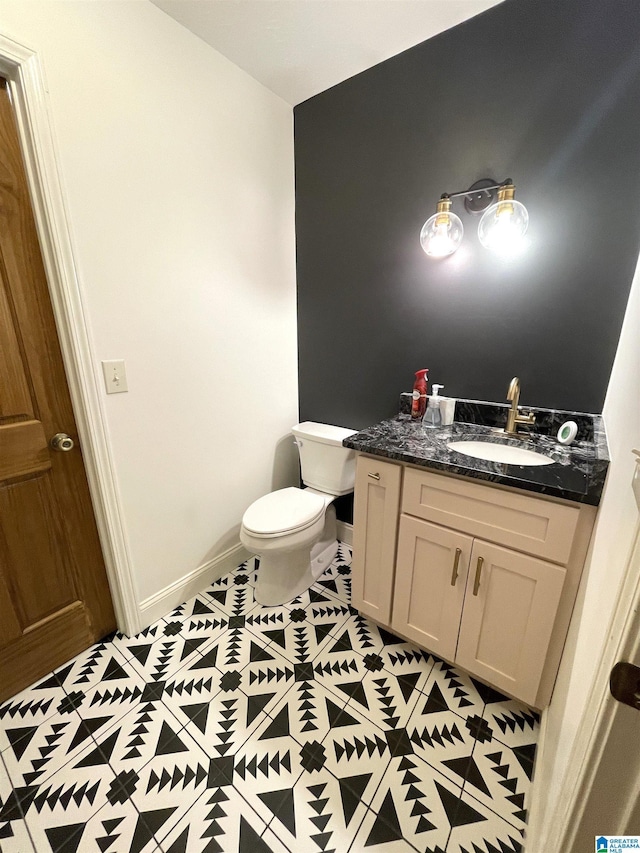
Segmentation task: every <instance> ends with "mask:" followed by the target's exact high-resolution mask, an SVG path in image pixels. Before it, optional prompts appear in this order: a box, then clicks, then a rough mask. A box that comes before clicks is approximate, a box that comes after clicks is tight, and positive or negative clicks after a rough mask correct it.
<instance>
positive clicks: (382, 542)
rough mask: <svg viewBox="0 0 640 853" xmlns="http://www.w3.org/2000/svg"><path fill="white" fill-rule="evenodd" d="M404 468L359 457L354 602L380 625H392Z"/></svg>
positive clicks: (356, 606)
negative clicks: (397, 538) (397, 537)
mask: <svg viewBox="0 0 640 853" xmlns="http://www.w3.org/2000/svg"><path fill="white" fill-rule="evenodd" d="M401 480H402V466H400V465H394V464H393V462H382V461H380V460H379V459H369V458H368V457H366V456H360V455H359V454H358V459H357V463H356V486H355V502H354V511H353V560H352V565H351V573H352V580H351V601H352V604H353V606H354V607H355V608H357V609H358V610H359V611H361V612H362V613H366V614H367V616H371V617H372V618H373V619H375V620H376V622H379V623H380V624H381V625H389V622H390V619H391V602H392V598H393V574H394V567H395V558H396V535H397V530H398V512H399V509H400V483H401Z"/></svg>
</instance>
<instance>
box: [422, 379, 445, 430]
mask: <svg viewBox="0 0 640 853" xmlns="http://www.w3.org/2000/svg"><path fill="white" fill-rule="evenodd" d="M431 387H432V388H433V394H432V395H431V396H430V397H429V398H428V404H427V411H426V412H425V415H424V418H423V419H422V423H423V424H424V426H426V427H439V426H442V413H441V412H440V400H441V398H440V397H439V396H438V391H439V390H440V389H441V388H444V385H438V384H437V383H434V384H433V385H432V386H431Z"/></svg>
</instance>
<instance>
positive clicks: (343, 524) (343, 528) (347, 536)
mask: <svg viewBox="0 0 640 853" xmlns="http://www.w3.org/2000/svg"><path fill="white" fill-rule="evenodd" d="M336 524H337V527H338V539H339V540H340V542H344V544H345V545H349V546H351V545H353V524H349V523H348V522H347V521H338V522H336Z"/></svg>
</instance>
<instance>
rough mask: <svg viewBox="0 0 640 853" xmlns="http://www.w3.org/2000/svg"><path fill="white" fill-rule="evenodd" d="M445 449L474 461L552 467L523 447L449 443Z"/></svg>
mask: <svg viewBox="0 0 640 853" xmlns="http://www.w3.org/2000/svg"><path fill="white" fill-rule="evenodd" d="M447 447H448V448H449V450H455V451H456V452H457V453H465V454H466V455H467V456H473V457H475V458H476V459H486V460H487V461H488V462H502V463H503V464H505V465H552V464H553V462H554V460H553V459H551V458H549V457H548V456H545V455H544V454H542V453H536V452H535V451H534V450H525V448H524V447H514V446H513V445H511V444H496V443H495V442H493V441H451V442H449V444H447Z"/></svg>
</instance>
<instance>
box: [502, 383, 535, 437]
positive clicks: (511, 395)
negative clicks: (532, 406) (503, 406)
mask: <svg viewBox="0 0 640 853" xmlns="http://www.w3.org/2000/svg"><path fill="white" fill-rule="evenodd" d="M507 400H511V408H510V409H509V411H508V413H507V425H506V426H505V428H504V431H505V432H506V433H509V434H510V435H517V432H518V431H517V429H516V427H517V425H518V424H528V425H529V426H531V425H532V424H534V423H535V422H536V416H535V415H534V414H533V412H529V413H528V414H526V415H521V414H519V412H518V401H519V400H520V380H519V379H518V377H517V376H514V377H513V379H512V380H511V384H510V385H509V390H508V391H507Z"/></svg>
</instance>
